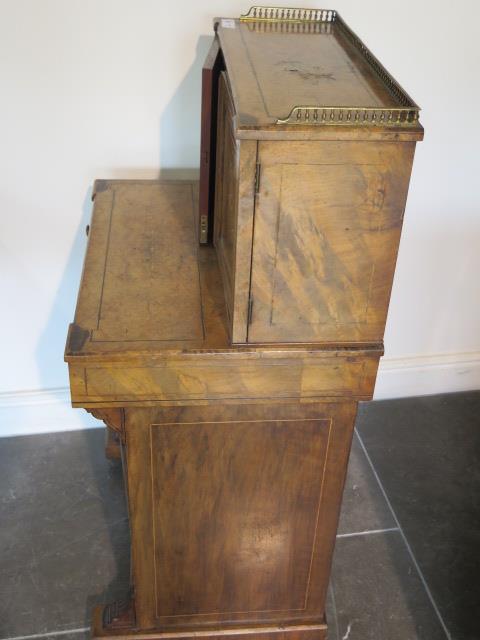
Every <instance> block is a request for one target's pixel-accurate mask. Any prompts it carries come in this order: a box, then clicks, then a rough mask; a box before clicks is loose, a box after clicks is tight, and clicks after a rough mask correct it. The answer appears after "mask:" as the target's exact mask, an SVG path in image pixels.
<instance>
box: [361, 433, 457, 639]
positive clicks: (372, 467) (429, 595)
mask: <svg viewBox="0 0 480 640" xmlns="http://www.w3.org/2000/svg"><path fill="white" fill-rule="evenodd" d="M355 436H356V437H357V439H358V442H359V444H360V446H361V448H362V450H363V453H364V454H365V457H366V459H367V462H368V464H369V465H370V468H371V470H372V473H373V475H374V476H375V479H376V481H377V483H378V486H379V487H380V491H381V492H382V494H383V497H384V498H385V502H386V503H387V506H388V508H389V509H390V512H391V514H392V516H393V519H394V521H395V524H396V525H397V527H398V531H399V533H400V535H401V537H402V540H403V542H404V544H405V547H406V548H407V551H408V553H409V555H410V558H411V560H412V562H413V565H414V567H415V569H416V570H417V573H418V576H419V578H420V581H421V583H422V584H423V587H424V589H425V591H426V593H427V596H428V599H429V600H430V603H431V605H432V607H433V609H434V611H435V613H436V614H437V617H438V620H439V621H440V625H441V627H442V629H443V631H444V632H445V635H446V637H447V638H448V640H452V636H451V635H450V631H449V630H448V628H447V625H446V624H445V622H444V620H443V617H442V614H441V613H440V610H439V608H438V606H437V603H436V602H435V600H434V598H433V595H432V592H431V591H430V587H429V586H428V583H427V581H426V579H425V576H424V575H423V573H422V570H421V569H420V566H419V564H418V562H417V559H416V558H415V556H414V555H413V551H412V548H411V546H410V543H409V542H408V540H407V537H406V535H405V533H404V532H403V529H402V527H401V526H400V521H399V520H398V518H397V514H396V513H395V511H394V510H393V507H392V503H391V502H390V500H389V498H388V496H387V492H386V491H385V488H384V486H383V484H382V482H381V480H380V477H379V475H378V473H377V471H376V469H375V467H374V466H373V462H372V460H371V458H370V456H369V454H368V451H367V449H366V447H365V445H364V443H363V440H362V438H361V437H360V434H359V433H358V431H357V429H355Z"/></svg>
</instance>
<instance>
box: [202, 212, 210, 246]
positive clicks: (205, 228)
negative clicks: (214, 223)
mask: <svg viewBox="0 0 480 640" xmlns="http://www.w3.org/2000/svg"><path fill="white" fill-rule="evenodd" d="M207 242H208V217H207V216H206V215H205V214H202V215H201V216H200V244H206V243H207Z"/></svg>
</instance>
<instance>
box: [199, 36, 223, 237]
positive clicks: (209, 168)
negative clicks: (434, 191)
mask: <svg viewBox="0 0 480 640" xmlns="http://www.w3.org/2000/svg"><path fill="white" fill-rule="evenodd" d="M222 67H223V57H222V53H221V51H220V45H219V42H218V38H215V39H214V41H213V42H212V46H211V47H210V49H209V52H208V54H207V57H206V59H205V62H204V64H203V68H202V118H201V136H200V193H199V217H200V220H199V225H200V226H199V240H200V244H206V243H207V242H211V240H212V236H213V207H214V193H215V155H216V124H217V101H218V77H219V74H220V71H221V69H222Z"/></svg>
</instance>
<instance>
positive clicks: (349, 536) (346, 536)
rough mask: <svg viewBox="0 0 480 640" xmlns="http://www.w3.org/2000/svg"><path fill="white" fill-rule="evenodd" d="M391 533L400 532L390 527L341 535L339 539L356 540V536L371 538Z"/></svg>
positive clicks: (396, 528) (338, 536) (397, 528)
mask: <svg viewBox="0 0 480 640" xmlns="http://www.w3.org/2000/svg"><path fill="white" fill-rule="evenodd" d="M390 531H400V529H399V527H388V529H368V530H367V531H353V532H352V533H339V534H338V535H337V539H338V538H354V537H355V536H370V535H372V533H390Z"/></svg>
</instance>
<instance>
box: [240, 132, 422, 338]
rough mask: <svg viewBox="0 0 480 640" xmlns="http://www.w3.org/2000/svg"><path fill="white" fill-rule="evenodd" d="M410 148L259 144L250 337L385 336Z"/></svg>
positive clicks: (352, 144)
mask: <svg viewBox="0 0 480 640" xmlns="http://www.w3.org/2000/svg"><path fill="white" fill-rule="evenodd" d="M412 152H413V147H412V146H411V145H398V144H389V143H380V144H373V143H337V142H322V143H311V142H310V143H308V144H304V143H265V144H261V145H260V162H261V182H260V192H259V194H258V196H257V205H256V209H255V232H254V243H253V260H252V285H251V294H252V299H253V305H254V306H253V314H252V318H251V325H250V327H249V332H248V339H249V342H274V341H286V342H315V341H320V342H323V341H339V342H346V341H353V342H357V341H377V340H381V339H382V338H383V331H384V326H385V319H386V313H387V308H388V302H389V297H390V290H391V284H392V279H393V273H394V268H395V261H396V255H397V249H398V242H399V239H400V231H401V224H402V219H403V210H404V205H405V199H406V194H407V187H408V178H409V173H410V165H411V156H412Z"/></svg>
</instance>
